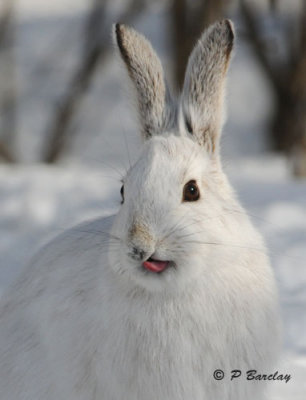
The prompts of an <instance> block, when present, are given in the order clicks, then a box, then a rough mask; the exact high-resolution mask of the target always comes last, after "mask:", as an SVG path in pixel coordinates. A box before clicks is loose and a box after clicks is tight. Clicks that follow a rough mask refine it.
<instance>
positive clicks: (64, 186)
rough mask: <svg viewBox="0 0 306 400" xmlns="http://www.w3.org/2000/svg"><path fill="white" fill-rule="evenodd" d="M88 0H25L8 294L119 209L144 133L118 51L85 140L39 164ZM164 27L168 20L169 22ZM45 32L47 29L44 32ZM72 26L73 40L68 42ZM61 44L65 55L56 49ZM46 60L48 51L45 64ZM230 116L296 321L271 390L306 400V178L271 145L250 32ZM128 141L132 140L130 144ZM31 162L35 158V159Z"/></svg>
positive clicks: (5, 205)
mask: <svg viewBox="0 0 306 400" xmlns="http://www.w3.org/2000/svg"><path fill="white" fill-rule="evenodd" d="M87 4H88V1H85V0H65V1H63V0H61V1H59V0H53V1H52V2H43V1H40V0H19V1H18V2H17V10H18V26H17V46H16V58H17V61H18V66H17V73H18V80H19V82H18V83H19V96H20V100H19V104H18V112H19V132H18V137H17V139H16V149H17V150H18V154H19V156H20V157H21V158H22V159H23V160H24V161H27V162H28V164H26V165H17V166H6V165H0V199H1V207H0V236H1V241H0V293H1V292H3V291H4V290H5V289H6V288H7V287H8V286H9V284H10V283H11V282H12V281H13V280H14V279H15V278H16V277H17V276H18V274H19V273H20V271H21V269H22V268H23V267H24V266H25V264H26V263H27V261H28V260H29V259H30V257H31V255H32V254H33V253H34V252H35V251H36V250H37V249H38V248H39V247H40V246H41V245H42V244H43V243H45V242H47V241H48V240H49V239H50V238H51V237H53V236H55V235H57V234H59V233H60V232H62V231H63V230H64V229H66V228H68V227H70V226H72V225H74V224H75V223H78V222H81V221H84V220H86V219H89V218H94V217H96V216H101V215H105V216H106V215H109V214H111V213H114V212H116V210H117V207H118V205H119V202H120V196H119V190H120V186H121V184H120V179H121V177H122V174H124V171H125V170H126V169H127V168H128V166H129V162H130V161H129V159H131V161H133V160H134V159H135V157H136V154H137V151H138V148H139V138H138V135H137V128H136V124H135V117H134V115H133V111H132V110H133V107H131V105H130V103H131V101H130V100H128V101H126V96H125V91H124V90H123V89H122V88H123V87H124V86H125V79H126V75H125V74H124V73H122V71H121V69H120V67H119V66H118V65H117V64H115V61H114V58H113V57H110V58H109V61H108V62H107V64H106V65H105V66H104V68H103V70H102V71H100V72H99V73H98V74H97V76H96V77H95V80H94V82H93V84H92V88H91V90H90V92H89V94H88V96H87V97H86V99H85V102H84V104H83V105H82V108H81V110H80V113H79V115H78V117H77V118H75V121H74V122H73V126H74V129H75V131H76V140H75V141H72V142H71V144H70V148H69V150H70V152H69V154H68V155H67V156H66V157H65V158H64V159H63V160H62V162H61V163H59V164H58V165H56V166H52V167H51V166H46V165H42V164H38V163H33V161H37V159H38V149H40V148H41V146H42V142H43V132H45V126H46V121H47V119H48V115H49V113H50V111H51V110H52V106H53V103H54V102H55V101H56V100H57V99H58V98H59V97H60V94H61V93H62V91H63V90H64V85H63V83H64V82H65V81H66V79H67V76H69V73H70V71H71V68H73V66H74V65H75V62H76V60H77V55H78V51H79V47H78V45H75V44H74V43H75V41H74V40H73V39H74V35H76V34H79V32H80V26H79V23H80V21H81V19H82V12H83V11H84V10H85V9H86V6H87ZM156 24H158V26H159V27H160V29H156V28H155V27H156V26H157V25H156ZM164 25H165V23H164V19H163V17H162V16H161V15H160V14H159V11H158V12H155V13H153V14H151V15H145V16H143V17H142V18H140V19H139V20H138V22H137V28H138V29H139V30H141V31H142V32H143V33H144V34H146V35H147V36H148V37H150V39H151V40H152V42H153V46H154V47H157V48H158V49H159V54H160V55H161V57H162V60H163V63H164V64H168V65H170V55H169V54H168V52H167V46H168V44H167V43H165V41H163V40H162V37H163V35H164V32H165V26H164ZM38 32H39V34H38ZM63 32H64V33H66V34H67V35H66V34H64V37H63V43H64V45H63V46H62V47H60V48H58V47H57V40H58V38H59V37H61V35H62V34H63ZM52 51H57V52H58V53H57V57H55V60H54V57H53V56H50V55H49V58H48V57H47V58H46V56H48V53H51V55H52ZM37 60H40V61H42V60H44V62H43V64H42V68H41V69H39V68H37V65H36V63H37ZM227 97H228V105H229V107H228V121H227V123H226V126H225V131H224V136H223V140H222V153H223V159H224V166H225V170H226V171H227V173H228V175H229V177H230V180H231V182H232V183H233V186H234V187H235V188H236V190H237V192H238V195H239V197H240V199H241V202H242V203H243V205H244V206H245V207H246V209H247V210H248V213H249V215H250V217H251V218H252V220H253V222H254V224H255V225H256V226H257V227H258V229H259V230H260V231H261V232H262V233H263V234H264V236H265V238H266V241H267V245H268V248H269V251H270V255H271V259H272V265H273V268H274V271H275V275H276V279H277V283H278V287H279V293H280V303H281V311H282V316H283V320H284V347H285V350H284V356H283V361H282V363H281V364H280V366H279V368H278V371H279V372H280V373H289V374H291V376H292V379H291V380H290V381H289V382H288V383H287V384H286V383H284V382H274V383H270V382H269V384H268V386H269V388H270V391H271V393H270V396H269V399H271V400H285V399H286V400H302V399H303V400H304V399H305V393H306V380H305V376H306V182H305V181H298V180H294V179H293V178H292V175H291V173H290V165H288V163H287V161H286V160H285V159H284V158H282V157H280V156H276V155H274V154H271V153H268V152H267V151H266V143H265V139H264V138H265V130H266V125H267V122H268V120H269V116H270V114H271V110H272V107H273V106H272V101H271V99H272V96H271V93H270V91H269V88H268V84H267V82H265V80H264V78H263V77H262V76H261V73H260V69H259V68H258V66H257V65H256V63H255V62H254V59H253V57H252V54H251V52H250V51H249V49H248V48H247V47H246V45H245V43H243V42H242V41H240V42H239V46H238V49H237V50H236V56H235V59H234V61H233V64H232V66H231V70H230V76H229V80H228V95H227ZM127 147H128V150H127ZM30 162H31V163H30Z"/></svg>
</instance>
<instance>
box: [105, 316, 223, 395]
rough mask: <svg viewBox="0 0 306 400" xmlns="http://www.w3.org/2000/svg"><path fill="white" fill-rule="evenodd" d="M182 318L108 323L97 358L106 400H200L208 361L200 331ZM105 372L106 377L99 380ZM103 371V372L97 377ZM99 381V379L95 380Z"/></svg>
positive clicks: (210, 357) (209, 356)
mask: <svg viewBox="0 0 306 400" xmlns="http://www.w3.org/2000/svg"><path fill="white" fill-rule="evenodd" d="M194 324H196V322H195V321H190V320H189V321H188V319H187V318H186V319H185V321H184V317H183V318H182V315H172V316H171V317H170V316H169V315H168V314H167V313H166V314H159V315H152V314H151V315H150V318H147V317H145V316H143V318H142V320H141V321H140V320H138V319H137V318H136V319H133V318H131V319H127V318H126V320H125V324H124V327H123V326H122V325H121V324H120V323H119V321H117V322H116V321H115V320H113V328H112V329H111V330H110V332H109V335H107V338H106V341H105V342H104V345H103V351H102V354H101V357H100V359H101V361H102V362H101V376H103V382H100V383H101V385H100V387H101V391H103V392H104V393H105V395H106V393H107V396H106V397H105V398H108V399H116V400H117V399H122V398H125V399H127V400H132V399H133V400H138V399H139V400H140V399H141V400H143V399H146V400H151V399H152V400H153V399H156V398H160V399H161V398H164V399H169V400H174V399H175V400H183V399H184V400H185V399H187V398H192V399H194V400H203V399H206V394H207V388H208V387H209V382H208V381H207V380H208V377H209V379H212V378H211V374H209V373H207V370H209V371H210V370H213V368H214V367H213V363H214V362H215V361H214V360H213V358H214V356H213V354H212V352H211V351H210V350H209V346H208V345H207V340H206V338H205V335H204V333H203V332H202V329H201V328H200V327H199V324H197V325H198V326H197V327H196V326H195V325H194ZM105 369H107V373H106V374H105ZM102 370H103V371H102ZM99 375H100V374H99Z"/></svg>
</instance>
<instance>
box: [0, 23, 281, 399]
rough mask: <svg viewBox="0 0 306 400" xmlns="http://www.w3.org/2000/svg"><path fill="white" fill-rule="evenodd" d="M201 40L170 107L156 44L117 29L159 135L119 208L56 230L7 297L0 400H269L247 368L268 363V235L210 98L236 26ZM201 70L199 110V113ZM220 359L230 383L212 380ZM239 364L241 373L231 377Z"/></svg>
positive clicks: (273, 308)
mask: <svg viewBox="0 0 306 400" xmlns="http://www.w3.org/2000/svg"><path fill="white" fill-rule="evenodd" d="M202 40H203V43H204V46H203V43H200V46H197V47H196V48H195V50H194V53H193V56H192V57H191V61H190V63H191V65H190V66H189V69H188V71H189V74H187V77H188V79H186V84H185V87H184V92H183V97H182V100H181V103H180V107H179V108H178V111H177V112H175V113H174V114H172V112H173V110H172V109H171V107H170V106H169V104H170V98H169V97H168V95H167V94H166V89H165V87H164V84H163V81H162V75H161V72H160V70H159V64H158V61H157V60H156V58H155V55H154V53H152V51H153V50H152V49H151V48H150V46H149V45H148V43H147V42H146V41H145V39H144V38H143V37H141V36H139V35H138V34H137V33H136V32H135V31H132V30H129V29H127V28H124V27H122V26H118V27H117V41H118V46H119V48H120V50H121V53H122V56H123V59H124V61H125V62H126V64H127V66H128V69H129V72H130V75H131V77H132V79H133V80H134V81H135V85H136V89H137V91H138V94H141V95H143V96H144V98H145V101H144V102H143V103H142V105H141V107H140V116H141V119H142V122H143V126H142V128H143V135H144V137H146V138H150V137H151V136H156V135H157V132H160V133H163V136H162V135H160V136H156V137H153V138H150V140H148V141H147V143H146V145H145V148H144V150H143V152H142V155H141V156H140V158H139V159H138V161H137V162H136V164H135V165H134V166H133V167H132V168H131V169H130V171H129V172H128V174H127V176H126V177H125V179H124V190H123V188H122V191H121V193H122V202H123V204H122V207H121V208H120V210H119V212H118V214H117V215H115V216H113V217H110V218H107V219H101V220H97V221H95V222H92V223H88V224H85V225H81V226H78V227H76V228H75V229H73V230H70V231H68V232H67V233H64V234H62V235H61V236H60V237H58V238H57V239H55V240H54V241H53V242H52V243H51V244H49V245H48V246H47V247H45V248H44V249H43V250H42V251H41V252H40V254H38V256H37V257H36V259H35V260H34V261H33V264H32V266H31V267H30V268H29V269H28V270H26V271H25V273H24V274H23V275H22V276H21V277H20V279H19V281H18V282H17V283H16V284H15V285H14V287H13V288H12V289H11V290H10V291H9V292H8V293H7V294H6V296H5V297H4V298H3V300H2V304H1V308H0V398H1V400H41V399H43V400H123V399H124V400H153V399H154V400H155V399H163V400H191V399H192V400H219V399H220V400H246V399H248V400H255V399H256V400H259V399H260V398H261V393H262V390H263V384H262V382H258V383H255V382H253V381H247V380H246V377H245V373H246V371H248V370H250V369H255V370H257V371H259V372H260V373H270V372H272V371H271V370H270V368H271V367H272V366H273V362H274V360H275V356H276V353H277V348H278V313H277V299H276V291H275V285H274V279H273V274H272V271H271V268H270V265H269V261H268V259H267V256H266V252H265V248H264V245H263V243H262V240H261V237H260V236H259V234H258V233H257V232H256V230H255V229H254V228H253V226H252V225H251V223H250V221H249V219H248V217H247V215H246V214H245V212H244V210H243V209H242V208H241V207H240V205H239V203H238V202H237V201H236V199H235V195H234V194H233V191H232V189H231V187H230V185H229V183H228V181H227V179H226V177H225V176H224V174H223V172H222V168H221V166H220V161H219V157H218V131H219V128H220V126H219V125H218V124H220V122H219V120H218V121H217V120H216V115H217V114H218V113H219V114H220V110H219V108H220V104H219V103H220V101H219V100H220V99H219V100H218V99H214V98H213V95H214V93H215V92H216V93H218V90H219V89H220V90H221V88H222V87H221V86H222V85H221V86H220V84H219V80H220V79H221V78H223V75H224V74H225V71H226V67H227V64H228V57H229V53H230V50H231V46H232V40H233V32H232V30H231V26H230V24H229V23H228V22H226V21H225V22H221V23H219V24H216V25H215V26H214V27H213V28H211V29H210V30H209V31H208V33H207V34H206V36H204V38H203V39H202ZM215 42H216V43H215ZM214 45H218V54H217V55H216V54H215V55H214V54H213V55H211V53H214ZM137 49H138V50H137ZM202 49H204V53H205V52H206V53H207V54H208V55H207V54H206V57H205V60H204V61H203V62H204V66H205V62H206V63H207V60H208V61H209V60H210V58H211V60H210V61H212V60H215V59H216V60H215V62H216V66H215V70H216V72H217V73H218V74H219V75H218V76H219V80H218V79H217V80H216V78H215V77H214V76H213V77H212V76H211V75H210V74H212V69H211V68H210V67H211V66H210V67H209V68H208V72H207V70H206V69H205V68H204V70H203V71H204V72H205V71H206V72H205V73H204V75H203V76H202V79H201V76H200V75H201V73H203V71H202V70H201V68H200V69H199V68H196V69H195V68H194V63H197V62H198V61H197V60H198V54H197V53H198V52H199V51H200V52H201V55H202ZM139 51H140V52H141V54H142V55H139V53H138V52H139ZM143 55H144V56H146V58H145V62H143V60H142V57H143ZM148 61H149V62H148ZM152 66H153V67H152ZM152 68H153V69H152ZM138 69H140V71H142V72H143V71H144V72H143V74H142V75H141V76H138V74H139V73H140V72H139V71H138ZM202 69H203V68H202ZM194 70H195V71H194ZM194 73H195V74H196V80H195V81H193V75H194ZM135 75H136V76H135ZM213 75H214V74H213ZM213 78H214V79H213ZM202 80H203V82H204V83H205V90H204V91H206V92H205V96H208V97H209V103H208V104H207V107H206V108H205V112H204V116H205V115H206V116H205V118H204V117H203V116H202V117H203V118H204V119H203V118H202V117H201V118H202V119H201V118H199V117H198V116H197V113H198V112H199V108H197V103H198V102H200V103H201V102H202V101H203V99H204V98H205V96H204V97H203V90H201V88H200V87H198V85H201V84H202V83H201V82H202ZM150 85H151V86H150ZM211 85H212V86H213V87H210V86H211ZM147 86H149V88H151V89H152V90H151V91H150V90H146V88H147ZM195 88H196V89H197V91H196V92H193V90H194V89H195ZM190 91H191V92H190ZM217 97H218V96H217ZM218 98H219V97H218ZM156 101H157V102H158V104H156ZM169 107H170V108H169ZM213 107H215V108H216V113H213V112H212V111H213ZM171 110H172V111H171ZM177 117H178V118H177ZM175 121H176V122H175ZM203 121H206V122H205V127H203V126H202V124H203ZM186 126H187V130H188V132H186ZM217 369H221V370H223V371H224V373H225V378H224V379H223V380H216V379H215V378H214V371H215V370H217ZM234 369H239V370H241V371H242V376H241V377H240V378H239V379H235V380H234V381H231V380H230V372H231V371H232V370H234Z"/></svg>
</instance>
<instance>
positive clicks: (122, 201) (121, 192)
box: [120, 185, 124, 204]
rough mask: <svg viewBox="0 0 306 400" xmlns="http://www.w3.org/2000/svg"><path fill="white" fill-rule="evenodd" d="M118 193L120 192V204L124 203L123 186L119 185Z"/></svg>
mask: <svg viewBox="0 0 306 400" xmlns="http://www.w3.org/2000/svg"><path fill="white" fill-rule="evenodd" d="M120 194H121V204H123V203H124V186H123V185H122V186H121V189H120Z"/></svg>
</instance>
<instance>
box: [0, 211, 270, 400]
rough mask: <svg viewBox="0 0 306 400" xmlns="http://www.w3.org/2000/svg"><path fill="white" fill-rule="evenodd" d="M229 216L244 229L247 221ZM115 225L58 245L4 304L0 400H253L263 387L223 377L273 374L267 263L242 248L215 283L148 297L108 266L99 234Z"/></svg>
mask: <svg viewBox="0 0 306 400" xmlns="http://www.w3.org/2000/svg"><path fill="white" fill-rule="evenodd" d="M236 219H237V224H241V223H242V222H244V223H246V225H248V223H247V222H246V221H245V220H246V217H245V216H244V215H242V216H241V215H240V214H237V217H236ZM110 222H111V219H108V220H100V221H96V222H94V223H91V224H88V225H84V226H80V227H77V228H76V229H75V230H72V231H69V232H67V233H66V234H65V235H62V236H61V237H59V238H58V239H57V240H56V241H55V242H53V243H52V244H51V245H50V247H49V248H48V249H45V250H43V252H42V254H41V255H40V256H39V258H38V259H37V263H35V264H34V265H33V266H32V268H31V270H28V271H27V274H24V275H23V277H21V279H20V280H19V282H18V283H17V284H16V285H15V291H14V297H11V298H8V299H7V300H6V301H3V304H2V307H1V309H0V315H1V317H0V332H1V342H0V347H1V371H0V398H1V400H12V399H14V400H28V399H29V400H38V399H39V400H40V399H44V400H121V399H125V400H156V399H167V400H189V399H193V400H210V399H212V398H213V399H222V400H225V399H231V400H238V399H242V400H244V399H249V400H251V399H256V400H258V399H259V398H260V392H261V390H262V389H263V383H262V382H259V383H257V384H255V383H254V382H250V381H246V379H245V377H241V378H240V379H237V380H236V381H234V382H230V371H231V370H233V369H240V370H241V371H243V372H246V371H247V370H249V369H257V370H258V371H262V372H265V373H266V372H270V369H269V366H270V365H271V364H270V361H272V360H273V359H274V356H275V351H276V349H277V326H276V323H277V317H276V315H275V297H274V292H273V281H272V277H271V273H270V269H269V267H268V264H267V260H266V258H265V256H264V255H262V254H258V252H256V251H254V253H253V255H252V256H250V255H249V254H248V251H243V250H241V249H239V250H237V251H235V253H236V255H233V259H232V260H229V261H230V263H231V264H230V265H229V266H228V268H227V269H224V270H220V271H219V273H218V275H217V276H214V275H212V274H210V273H207V272H205V273H204V274H203V276H200V277H199V279H198V281H197V282H196V283H194V284H192V285H190V286H189V287H188V286H187V287H186V290H184V291H182V292H181V293H179V292H178V293H177V294H173V293H169V294H161V293H151V294H149V293H145V292H144V291H143V290H142V289H131V288H130V287H129V286H125V285H124V284H122V282H121V281H119V282H118V281H117V280H116V276H114V275H113V273H112V272H111V271H109V270H108V268H107V267H106V265H108V261H107V254H106V253H105V252H104V251H103V250H104V249H103V246H102V245H101V237H100V236H99V234H98V233H99V232H101V231H103V232H106V229H108V228H107V226H106V225H108V226H109V224H110ZM85 232H86V233H85ZM252 234H253V235H254V232H252ZM102 236H103V235H102ZM254 236H256V235H254ZM258 244H260V245H261V243H258V242H257V243H254V247H255V246H256V245H258ZM67 248H69V251H68V252H67V251H66V249H67ZM64 249H65V254H63V251H64ZM218 262H221V260H220V261H218V260H217V259H216V260H212V262H211V265H208V266H207V267H208V268H216V265H215V264H216V263H218ZM38 263H39V264H38ZM42 264H43V265H44V268H41V267H40V265H42ZM205 269H206V268H205ZM242 275H243V278H242ZM80 277H82V280H81V279H80ZM216 293H217V294H218V295H217V296H216ZM250 298H252V301H250ZM216 369H222V370H223V371H224V372H225V374H226V376H225V378H224V380H223V381H217V380H215V379H214V377H213V373H214V371H215V370H216ZM252 393H254V394H256V396H254V397H253V396H252Z"/></svg>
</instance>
